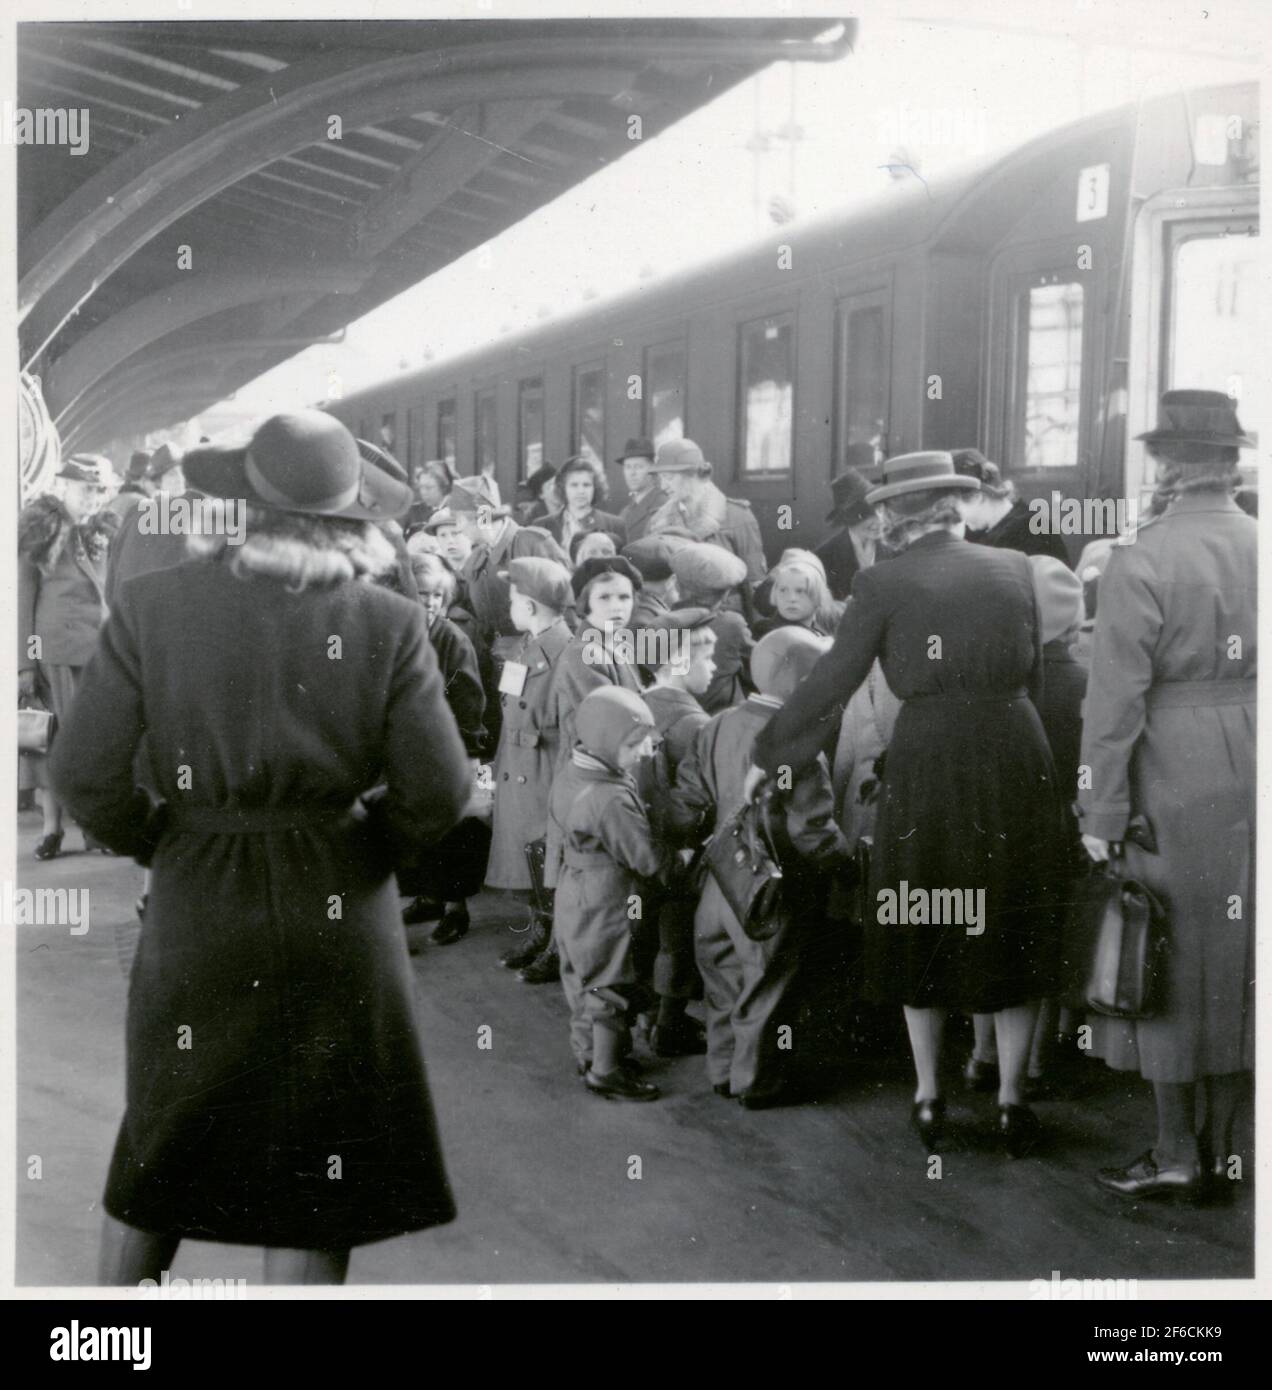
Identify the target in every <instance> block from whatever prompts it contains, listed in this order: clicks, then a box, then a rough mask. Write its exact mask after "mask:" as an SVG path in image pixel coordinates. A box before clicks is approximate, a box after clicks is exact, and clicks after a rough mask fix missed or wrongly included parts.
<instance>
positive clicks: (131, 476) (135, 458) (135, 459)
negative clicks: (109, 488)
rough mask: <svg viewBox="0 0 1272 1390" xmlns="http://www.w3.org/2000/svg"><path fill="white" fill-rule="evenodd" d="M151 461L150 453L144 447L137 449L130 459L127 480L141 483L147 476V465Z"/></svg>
mask: <svg viewBox="0 0 1272 1390" xmlns="http://www.w3.org/2000/svg"><path fill="white" fill-rule="evenodd" d="M149 462H150V455H149V454H148V453H146V451H145V450H144V449H135V450H134V451H133V454H132V457H131V458H130V459H129V460H128V473H127V475H126V477H125V481H126V482H129V483H139V482H141V480H142V479H143V478H144V477H145V476H146V466H147V464H149Z"/></svg>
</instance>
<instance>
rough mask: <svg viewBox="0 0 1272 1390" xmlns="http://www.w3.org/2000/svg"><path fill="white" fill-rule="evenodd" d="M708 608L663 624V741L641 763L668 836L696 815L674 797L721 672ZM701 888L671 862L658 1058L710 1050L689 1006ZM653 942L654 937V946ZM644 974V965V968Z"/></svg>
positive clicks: (649, 694) (662, 911)
mask: <svg viewBox="0 0 1272 1390" xmlns="http://www.w3.org/2000/svg"><path fill="white" fill-rule="evenodd" d="M711 616H712V615H711V612H710V610H709V609H706V608H680V609H676V610H675V611H673V612H669V613H667V614H666V616H665V617H664V618H663V619H662V621H661V622H660V623H659V624H658V626H657V630H656V633H657V636H658V637H659V638H661V647H660V649H659V650H658V651H657V652H656V656H657V658H659V659H658V660H657V661H656V664H655V665H654V666H653V668H652V669H653V684H652V685H651V686H650V687H649V688H648V689H647V690H646V691H645V693H644V700H645V703H646V704H647V705H648V706H649V710H650V713H651V714H652V715H653V716H654V729H655V733H656V735H657V738H658V742H657V744H656V746H655V749H654V756H653V757H652V758H650V759H649V760H648V761H647V762H643V763H641V764H640V767H639V769H638V772H637V777H636V785H637V787H638V788H639V789H640V793H641V799H642V800H643V801H644V803H645V805H646V806H647V807H648V808H649V815H650V820H651V822H652V824H653V826H654V832H655V834H656V835H657V836H658V837H659V839H660V840H661V841H663V842H664V843H667V844H672V845H675V844H677V843H684V842H686V840H687V838H688V835H687V833H686V832H688V833H689V834H690V835H691V833H692V831H693V830H695V829H696V828H697V822H696V819H689V820H688V821H687V822H686V821H684V819H683V818H682V817H681V816H680V814H679V812H680V807H679V803H677V801H676V800H675V797H674V790H673V789H674V787H675V783H676V769H677V768H678V767H679V766H680V764H681V762H682V761H683V760H684V759H685V758H686V757H688V755H689V753H690V752H691V751H692V749H693V745H694V741H695V739H696V738H697V736H698V732H699V730H700V729H702V728H703V726H704V725H705V724H706V723H707V722H708V720H709V716H708V714H707V712H706V711H705V710H704V709H703V708H702V706H701V704H699V699H700V698H701V696H702V695H703V694H705V692H706V691H707V689H708V687H709V686H710V685H711V680H712V677H713V676H714V675H715V646H716V636H715V632H714V631H713V630H712V628H711ZM697 902H698V889H697V886H696V884H694V883H693V882H692V880H691V878H690V875H689V872H688V869H687V866H686V865H685V864H684V863H682V862H681V860H680V859H676V860H673V861H672V868H671V872H670V874H669V876H668V881H667V885H666V888H665V889H664V890H663V891H662V892H659V893H658V895H657V899H656V902H655V905H654V911H653V913H652V914H649V915H651V916H652V917H654V918H655V919H656V921H657V926H658V935H657V958H656V959H655V961H654V965H653V987H654V992H655V993H656V994H657V996H658V1016H657V1020H656V1022H655V1024H654V1027H653V1030H652V1032H651V1034H650V1046H651V1047H652V1048H653V1050H654V1052H655V1053H656V1054H657V1055H658V1056H659V1057H683V1056H688V1055H691V1054H694V1053H702V1052H705V1051H706V1050H707V1045H706V1037H705V1035H704V1034H703V1031H702V1028H701V1026H700V1025H699V1024H697V1023H696V1022H695V1021H694V1020H693V1019H691V1018H689V1016H688V1015H687V1014H686V1012H685V1009H686V1007H687V1005H688V1004H689V1002H690V1000H692V999H701V998H702V978H701V976H700V975H699V974H698V969H697V966H696V965H695V963H694V958H693V914H694V909H695V908H696V906H697ZM652 944H653V943H652V942H651V945H652ZM642 973H643V972H642Z"/></svg>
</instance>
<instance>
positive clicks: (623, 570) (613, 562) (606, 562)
mask: <svg viewBox="0 0 1272 1390" xmlns="http://www.w3.org/2000/svg"><path fill="white" fill-rule="evenodd" d="M603 574H621V575H622V576H623V577H624V578H625V579H630V580H631V581H632V590H633V592H634V591H635V590H637V589H639V588H640V587H641V585H642V584H643V583H644V580H642V579H641V577H640V571H639V570H638V569H637V568H636V566H635V565H633V564H632V562H631V561H630V560H625V559H624V558H623V557H622V556H621V555H594V556H593V557H592V558H591V559H590V560H584V561H583V563H582V564H581V565H580V566H579V567H578V569H576V570H575V571H574V573H573V574H572V575H571V576H570V584H571V586H572V587H573V589H574V598H575V601H576V602H578V601H580V600H581V599H582V597H583V591H584V589H586V588H587V586H588V585H589V584H591V583H592V581H593V580H594V579H599V578H600V577H601V576H602V575H603Z"/></svg>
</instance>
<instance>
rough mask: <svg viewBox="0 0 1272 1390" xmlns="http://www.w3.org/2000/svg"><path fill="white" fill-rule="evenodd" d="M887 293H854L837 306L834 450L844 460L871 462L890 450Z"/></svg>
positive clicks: (865, 464) (853, 463)
mask: <svg viewBox="0 0 1272 1390" xmlns="http://www.w3.org/2000/svg"><path fill="white" fill-rule="evenodd" d="M889 297H890V296H889V292H888V291H886V290H879V291H876V292H873V293H871V294H864V295H854V296H853V297H852V298H851V299H849V300H845V301H844V302H843V303H842V304H841V305H840V306H839V357H838V360H839V376H838V382H837V386H838V392H839V394H838V400H837V403H836V404H837V411H838V413H837V426H838V429H837V434H836V439H837V441H838V447H837V448H836V450H835V456H836V458H837V459H838V460H839V464H840V466H843V465H846V466H848V467H851V468H873V467H874V466H875V465H876V464H878V463H881V462H882V461H883V459H885V458H886V457H887V455H888V415H889V410H890V404H891V402H890V391H889V387H890V372H889V363H890V361H891V356H892V346H891V340H890V334H889V330H890V326H891V325H890V323H889V315H888V307H889ZM835 471H836V472H837V471H838V467H837V468H836V469H835Z"/></svg>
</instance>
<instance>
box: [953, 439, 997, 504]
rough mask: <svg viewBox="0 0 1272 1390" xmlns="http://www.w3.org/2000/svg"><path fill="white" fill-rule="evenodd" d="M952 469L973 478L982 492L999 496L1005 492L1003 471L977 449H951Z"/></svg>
mask: <svg viewBox="0 0 1272 1390" xmlns="http://www.w3.org/2000/svg"><path fill="white" fill-rule="evenodd" d="M950 457H951V458H952V459H953V460H954V471H955V473H958V474H959V475H960V476H961V477H964V478H975V479H976V481H977V482H978V483H979V484H980V485H981V489H982V491H984V492H987V493H989V494H990V495H991V496H997V497H1001V496H1002V495H1003V494H1004V493H1006V492H1007V490H1008V488H1007V484H1006V483H1004V482H1003V471H1002V469H1001V468H999V466H998V465H997V464H996V463H991V462H990V461H989V460H988V459H987V458H986V457H985V455H984V454H982V453H981V451H980V450H979V449H951V450H950Z"/></svg>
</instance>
